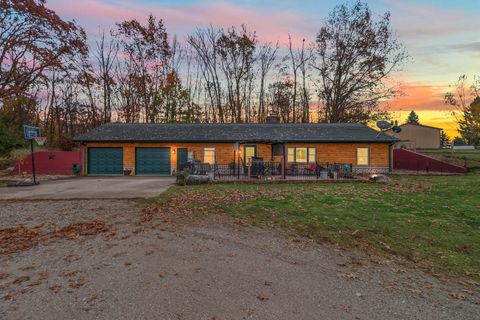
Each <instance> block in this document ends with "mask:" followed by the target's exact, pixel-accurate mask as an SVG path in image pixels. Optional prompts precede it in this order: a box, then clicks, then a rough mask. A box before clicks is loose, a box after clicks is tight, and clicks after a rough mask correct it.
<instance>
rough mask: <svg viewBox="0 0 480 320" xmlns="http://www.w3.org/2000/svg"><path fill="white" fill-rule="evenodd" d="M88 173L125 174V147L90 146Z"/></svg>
mask: <svg viewBox="0 0 480 320" xmlns="http://www.w3.org/2000/svg"><path fill="white" fill-rule="evenodd" d="M88 174H89V175H94V174H98V175H110V174H123V148H88Z"/></svg>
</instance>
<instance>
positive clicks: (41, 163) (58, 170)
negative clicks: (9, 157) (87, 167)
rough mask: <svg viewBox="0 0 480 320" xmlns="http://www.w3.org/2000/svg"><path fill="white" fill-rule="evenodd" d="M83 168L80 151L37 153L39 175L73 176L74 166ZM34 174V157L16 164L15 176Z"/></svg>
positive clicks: (36, 166)
mask: <svg viewBox="0 0 480 320" xmlns="http://www.w3.org/2000/svg"><path fill="white" fill-rule="evenodd" d="M74 164H76V165H79V166H80V167H81V168H82V167H83V163H82V152H81V150H79V151H37V152H35V172H36V173H38V174H51V175H71V174H73V171H72V167H73V165H74ZM22 172H27V173H32V156H31V155H30V154H29V155H28V156H27V157H25V158H24V159H23V160H20V161H17V162H16V163H15V171H14V173H15V174H19V173H20V174H21V173H22Z"/></svg>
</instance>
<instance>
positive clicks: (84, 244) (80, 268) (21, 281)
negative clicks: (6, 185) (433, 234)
mask: <svg viewBox="0 0 480 320" xmlns="http://www.w3.org/2000/svg"><path fill="white" fill-rule="evenodd" d="M141 208H142V204H141V203H138V202H134V201H120V200H90V201H86V200H72V201H38V202H34V201H4V202H0V229H5V228H10V227H13V226H18V225H20V224H23V225H25V226H26V227H28V228H35V227H40V229H39V230H41V233H42V234H52V233H53V232H55V230H58V229H60V228H63V227H65V226H68V225H71V224H73V223H79V222H88V221H92V220H102V221H104V222H105V223H106V225H107V226H108V231H105V232H101V233H98V234H96V235H80V236H78V237H70V238H54V237H52V238H48V239H46V240H42V241H39V243H38V244H36V245H35V246H33V247H32V248H30V249H27V250H24V251H19V252H16V253H12V254H9V255H5V254H4V255H0V319H94V318H96V319H133V318H135V319H209V320H210V319H217V320H220V319H478V314H480V305H479V304H478V303H480V296H479V295H478V292H473V291H470V290H472V288H467V287H463V286H460V285H459V284H456V283H454V282H453V281H444V280H438V279H436V278H433V277H431V276H429V275H427V274H424V273H423V272H421V271H418V270H414V269H409V268H406V267H404V266H402V265H398V264H397V263H394V262H392V261H388V260H384V259H381V258H376V257H367V256H365V255H363V254H361V253H358V252H346V251H343V250H341V249H339V248H336V247H334V246H326V245H318V244H314V243H311V242H309V241H308V240H305V239H296V238H292V237H287V236H284V235H281V234H278V233H276V232H273V231H268V230H262V229H257V228H253V227H245V226H241V225H237V224H235V223H233V222H231V221H226V220H224V219H223V218H222V219H220V218H218V217H211V218H205V219H204V220H202V221H200V220H196V219H195V220H193V219H192V221H188V222H183V223H181V224H177V223H175V219H174V218H173V219H165V218H161V219H160V218H157V219H154V220H153V221H149V222H146V223H143V224H139V221H140V216H141V214H142V212H141ZM172 220H173V221H174V223H172V222H171V221H172ZM476 289H478V287H477V288H476ZM462 290H466V291H462ZM451 295H454V297H452V296H451ZM455 295H456V296H455ZM463 297H464V300H461V299H462V298H463ZM459 298H460V299H459Z"/></svg>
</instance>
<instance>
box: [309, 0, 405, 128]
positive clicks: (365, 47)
mask: <svg viewBox="0 0 480 320" xmlns="http://www.w3.org/2000/svg"><path fill="white" fill-rule="evenodd" d="M315 51H316V53H315V55H316V57H315V63H313V67H314V68H315V70H316V71H317V73H318V82H319V85H318V86H319V92H318V94H319V99H320V104H321V109H322V113H323V117H324V119H323V120H324V121H326V122H366V121H367V120H368V119H369V118H370V115H371V113H372V112H373V111H375V110H376V109H377V107H378V104H379V101H380V100H382V99H386V98H391V97H393V96H394V95H395V93H396V90H395V88H393V87H390V86H388V85H387V83H386V81H385V80H387V79H388V77H389V76H390V75H391V74H392V72H394V71H396V70H399V69H400V67H401V66H402V64H403V63H404V62H405V60H406V59H407V58H408V55H407V53H406V51H405V49H404V46H403V44H402V43H401V42H400V41H399V40H398V39H397V38H396V37H395V34H394V33H393V32H392V30H391V27H390V13H389V12H386V13H384V14H382V15H380V16H376V15H375V14H374V13H373V12H372V11H371V10H370V8H369V7H368V5H367V3H366V2H362V1H360V0H357V1H356V2H354V3H352V4H351V5H350V4H341V5H338V6H337V7H335V9H334V10H333V11H332V12H331V13H330V15H329V17H328V18H327V20H326V22H325V23H324V25H323V26H322V27H321V29H320V31H319V32H318V34H317V38H316V50H315Z"/></svg>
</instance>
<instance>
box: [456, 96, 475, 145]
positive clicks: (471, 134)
mask: <svg viewBox="0 0 480 320" xmlns="http://www.w3.org/2000/svg"><path fill="white" fill-rule="evenodd" d="M458 125H459V127H460V129H459V131H460V134H461V135H462V138H463V139H464V140H465V141H466V142H467V143H468V144H471V145H475V146H478V145H480V97H476V98H475V99H474V100H473V101H472V102H471V103H470V104H469V105H468V106H467V107H465V108H464V109H463V110H462V117H461V119H459V121H458Z"/></svg>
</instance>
